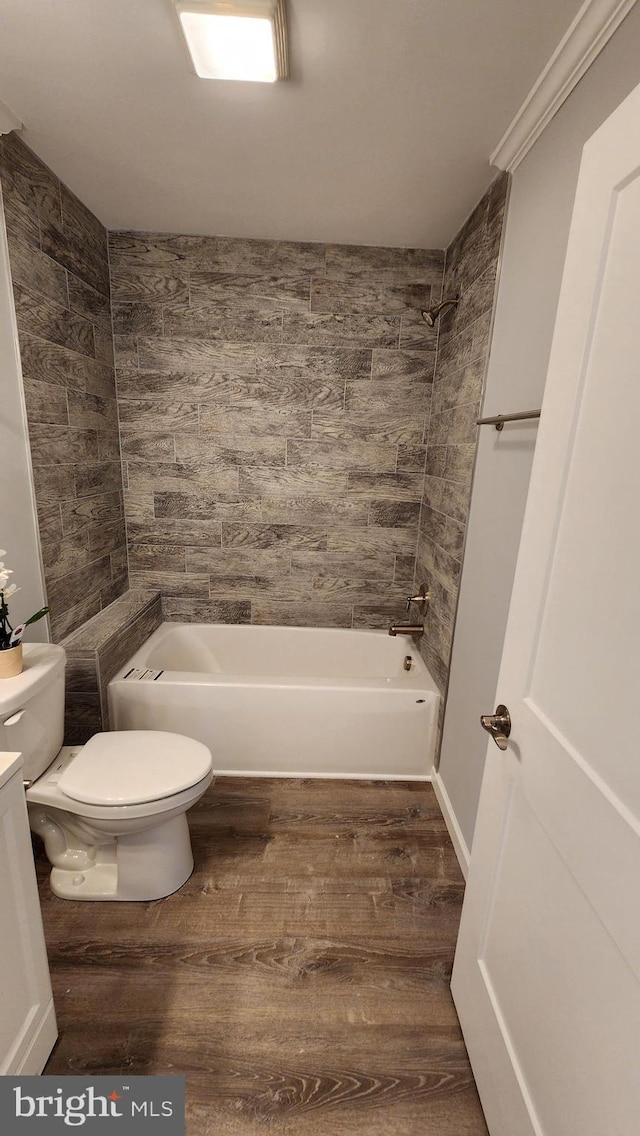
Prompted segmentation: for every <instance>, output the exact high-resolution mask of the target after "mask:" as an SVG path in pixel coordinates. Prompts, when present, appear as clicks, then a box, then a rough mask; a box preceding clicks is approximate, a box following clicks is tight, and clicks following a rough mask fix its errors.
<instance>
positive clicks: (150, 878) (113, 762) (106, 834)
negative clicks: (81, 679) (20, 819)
mask: <svg viewBox="0 0 640 1136" xmlns="http://www.w3.org/2000/svg"><path fill="white" fill-rule="evenodd" d="M24 655H25V669H24V671H23V673H22V674H21V675H18V676H16V678H13V679H7V680H4V682H3V684H2V688H1V689H0V747H1V748H4V749H8V750H13V751H20V752H22V754H23V758H24V771H25V778H26V779H27V780H26V783H27V789H26V798H27V809H28V813H29V823H30V825H31V828H32V830H33V831H34V832H36V833H38V835H39V836H41V837H42V839H43V841H44V846H45V851H46V853H47V857H48V859H49V861H50V863H51V865H52V870H51V878H50V882H51V890H52V891H53V892H54V894H55V895H57V896H60V898H62V899H79V900H154V899H161V898H163V897H164V896H167V895H170V894H171V892H174V891H176V890H177V889H178V888H179V887H181V886H182V884H184V883H185V882H186V880H187V879H188V878H189V876H190V875H191V872H192V871H193V855H192V851H191V840H190V836H189V828H188V825H187V818H186V811H187V809H188V808H190V807H191V806H192V805H193V804H195V802H196V801H197V800H198V799H199V798H200V797H201V796H202V794H203V793H204V792H205V790H206V788H207V787H208V785H209V784H210V783H211V779H212V776H213V774H212V769H211V765H212V763H211V754H210V752H209V750H208V749H207V747H206V746H204V745H202V744H201V743H200V742H197V741H194V740H193V739H192V738H186V737H183V736H182V735H180V734H171V733H165V732H162V731H156V730H128V731H115V732H113V733H98V734H95V735H94V736H93V737H92V738H90V739H89V741H88V742H87V743H86V744H85V745H84V746H75V747H74V746H61V744H60V743H61V742H62V714H63V707H64V666H65V656H64V651H63V649H62V648H61V647H57V646H53V645H51V644H37V645H36V644H34V645H29V646H26V647H25V652H24ZM52 757H53V760H51V758H52Z"/></svg>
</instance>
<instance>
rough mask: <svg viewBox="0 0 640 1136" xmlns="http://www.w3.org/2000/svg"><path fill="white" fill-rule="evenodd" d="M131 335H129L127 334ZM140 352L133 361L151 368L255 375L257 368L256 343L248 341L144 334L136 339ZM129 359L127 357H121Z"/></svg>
mask: <svg viewBox="0 0 640 1136" xmlns="http://www.w3.org/2000/svg"><path fill="white" fill-rule="evenodd" d="M125 339H127V337H125ZM135 343H136V354H135V358H134V359H132V365H134V366H136V367H137V366H138V360H139V363H140V367H141V368H143V369H144V370H149V371H173V372H182V373H185V372H193V371H196V372H199V373H206V372H208V371H209V372H211V371H213V372H223V373H224V374H237V375H252V374H255V369H256V362H255V359H256V355H255V347H253V346H251V345H249V344H246V343H229V342H216V341H215V340H213V339H202V338H195V337H190V338H189V339H187V340H185V339H170V338H166V339H155V338H153V337H146V336H140V337H139V338H138V339H136V340H135ZM120 362H121V364H122V365H127V364H126V363H125V359H124V357H122V358H121V360H120Z"/></svg>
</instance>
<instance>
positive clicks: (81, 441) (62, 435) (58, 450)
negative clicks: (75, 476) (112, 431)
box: [29, 422, 98, 466]
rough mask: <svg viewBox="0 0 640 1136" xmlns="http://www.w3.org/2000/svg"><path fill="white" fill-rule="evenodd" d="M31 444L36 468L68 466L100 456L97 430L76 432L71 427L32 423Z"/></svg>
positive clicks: (32, 457) (32, 458)
mask: <svg viewBox="0 0 640 1136" xmlns="http://www.w3.org/2000/svg"><path fill="white" fill-rule="evenodd" d="M29 443H30V446H31V460H32V462H33V464H34V466H41V465H46V466H48V465H58V464H63V465H66V464H70V463H74V462H75V463H78V462H81V461H91V460H92V459H94V458H97V456H98V439H97V435H96V432H95V430H76V429H72V428H71V427H70V426H55V425H52V424H49V423H46V424H43V423H38V422H32V423H31V426H30V428H29Z"/></svg>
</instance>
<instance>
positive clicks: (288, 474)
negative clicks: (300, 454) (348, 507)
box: [239, 467, 351, 497]
mask: <svg viewBox="0 0 640 1136" xmlns="http://www.w3.org/2000/svg"><path fill="white" fill-rule="evenodd" d="M348 476H351V475H348V474H346V473H342V472H338V471H333V470H328V471H327V470H317V471H313V472H309V471H307V470H300V469H290V468H286V469H259V468H257V467H247V468H246V469H240V472H239V490H240V493H241V494H242V495H246V496H258V497H262V496H264V497H294V496H298V495H301V496H305V497H333V496H335V497H342V496H344V494H345V493H346V491H347V478H348Z"/></svg>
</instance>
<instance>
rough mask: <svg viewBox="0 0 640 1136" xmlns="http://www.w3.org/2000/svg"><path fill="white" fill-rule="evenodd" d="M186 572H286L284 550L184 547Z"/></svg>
mask: <svg viewBox="0 0 640 1136" xmlns="http://www.w3.org/2000/svg"><path fill="white" fill-rule="evenodd" d="M186 552H187V572H204V573H208V574H209V575H210V576H211V577H213V576H238V577H240V576H272V577H282V576H287V575H288V573H289V559H290V554H289V552H288V551H287V550H284V551H279V550H278V549H259V548H249V549H247V548H187V550H186Z"/></svg>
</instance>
